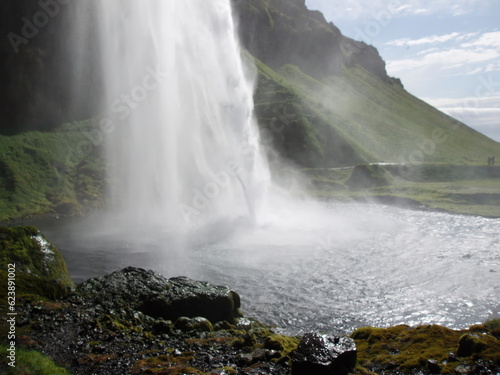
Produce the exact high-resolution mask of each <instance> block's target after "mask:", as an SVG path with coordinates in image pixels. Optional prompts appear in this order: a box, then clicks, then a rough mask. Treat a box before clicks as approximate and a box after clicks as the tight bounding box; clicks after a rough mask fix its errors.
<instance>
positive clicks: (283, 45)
mask: <svg viewBox="0 0 500 375" xmlns="http://www.w3.org/2000/svg"><path fill="white" fill-rule="evenodd" d="M233 4H234V8H235V11H236V14H237V15H238V19H239V30H240V39H241V41H242V43H243V45H244V46H245V47H246V48H247V49H248V50H249V51H250V53H252V54H253V55H254V56H255V57H257V58H258V59H259V60H261V61H262V62H264V63H265V64H267V65H269V66H270V67H271V68H273V69H278V68H280V67H281V66H283V65H285V64H293V65H297V66H298V67H299V68H300V69H301V70H302V71H303V72H304V73H306V74H308V75H310V76H312V77H314V78H321V77H324V76H328V75H332V74H342V70H343V68H344V67H352V66H353V65H359V66H361V67H363V68H365V69H366V70H368V71H370V72H371V73H373V74H374V75H376V76H377V77H378V78H380V79H381V80H383V81H385V82H387V83H393V82H397V81H395V80H393V79H391V78H390V77H388V76H387V72H386V69H385V62H384V61H383V60H382V58H381V57H380V55H379V53H378V51H377V50H376V49H375V48H374V47H373V46H369V45H367V44H365V43H363V42H358V41H355V40H352V39H350V38H347V37H345V36H343V35H342V33H341V32H340V30H339V29H338V28H337V27H336V26H335V25H333V24H332V23H331V22H330V23H328V22H327V21H326V19H325V17H324V16H323V14H322V13H321V12H318V11H312V10H309V9H307V7H306V5H305V0H292V1H290V0H248V1H243V0H233Z"/></svg>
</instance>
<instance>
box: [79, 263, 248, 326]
mask: <svg viewBox="0 0 500 375" xmlns="http://www.w3.org/2000/svg"><path fill="white" fill-rule="evenodd" d="M76 292H77V295H79V296H80V297H82V298H83V299H84V300H86V301H91V303H93V304H96V305H101V306H103V307H104V308H106V309H113V310H117V309H122V308H124V307H127V308H131V309H133V310H137V311H140V312H142V313H143V314H145V315H148V316H150V317H153V318H156V319H158V318H161V319H165V320H171V321H175V320H177V319H178V318H180V317H188V318H194V317H203V318H206V319H208V320H209V321H210V322H212V323H216V322H220V321H228V322H233V321H234V320H235V318H237V317H239V316H240V313H239V311H238V309H239V307H240V297H239V295H238V293H236V292H234V291H232V290H230V289H229V288H228V287H225V286H216V285H212V284H210V283H207V282H202V281H194V280H190V279H188V278H186V277H174V278H171V279H166V278H165V277H163V276H162V275H160V274H158V273H155V272H153V271H146V270H144V269H141V268H135V267H128V268H125V269H123V270H121V271H116V272H113V273H112V274H110V275H106V276H103V277H98V278H93V279H90V280H88V281H86V282H84V283H82V284H80V285H79V286H78V287H77V290H76Z"/></svg>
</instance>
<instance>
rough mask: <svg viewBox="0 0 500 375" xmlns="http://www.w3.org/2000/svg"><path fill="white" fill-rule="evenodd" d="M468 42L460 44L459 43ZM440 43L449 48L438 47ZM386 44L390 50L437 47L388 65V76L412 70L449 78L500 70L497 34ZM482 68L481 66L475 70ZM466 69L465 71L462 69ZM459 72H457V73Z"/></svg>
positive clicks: (438, 36) (467, 35)
mask: <svg viewBox="0 0 500 375" xmlns="http://www.w3.org/2000/svg"><path fill="white" fill-rule="evenodd" d="M463 40H467V42H463V43H460V41H463ZM441 43H451V46H449V45H447V46H446V47H443V46H441V47H439V46H440V44H441ZM387 44H389V45H393V46H398V47H399V46H425V45H428V44H429V45H437V46H438V47H433V48H429V49H426V50H423V51H419V52H417V53H416V54H415V55H414V56H412V57H410V58H406V59H401V60H392V61H388V62H387V70H388V72H389V74H391V75H396V76H397V75H398V74H400V73H402V72H405V71H411V70H414V69H434V70H436V69H439V70H442V71H447V72H448V74H455V75H472V74H477V73H480V72H482V71H486V72H489V71H495V70H497V69H498V68H500V63H498V62H497V61H498V60H499V59H500V32H499V31H494V32H486V33H483V34H479V33H468V34H459V33H457V32H454V33H450V34H444V35H432V36H428V37H424V38H419V39H415V40H410V39H396V40H393V41H390V42H388V43H387ZM478 64H481V65H482V66H481V67H480V66H478ZM465 67H467V68H465ZM459 69H460V71H459Z"/></svg>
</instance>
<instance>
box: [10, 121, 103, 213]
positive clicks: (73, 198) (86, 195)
mask: <svg viewBox="0 0 500 375" xmlns="http://www.w3.org/2000/svg"><path fill="white" fill-rule="evenodd" d="M99 134H100V133H99V127H98V125H97V124H96V122H95V121H85V122H80V123H71V124H66V125H63V126H61V127H59V128H58V129H56V130H53V131H50V132H27V133H21V134H17V135H10V136H6V135H0V221H7V220H16V219H22V218H24V217H30V216H37V215H46V214H56V215H79V214H81V213H82V212H84V211H85V210H89V209H93V208H96V207H99V206H101V205H102V204H103V190H104V172H103V159H102V155H101V150H102V143H103V139H102V138H100V137H98V135H99ZM102 136H103V135H102V134H101V137H102Z"/></svg>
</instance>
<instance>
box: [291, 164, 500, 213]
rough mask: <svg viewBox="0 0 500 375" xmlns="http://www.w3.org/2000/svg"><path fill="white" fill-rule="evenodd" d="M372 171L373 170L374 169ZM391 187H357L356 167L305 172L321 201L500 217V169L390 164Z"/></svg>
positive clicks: (360, 185)
mask: <svg viewBox="0 0 500 375" xmlns="http://www.w3.org/2000/svg"><path fill="white" fill-rule="evenodd" d="M373 167H374V166H371V167H370V168H373ZM378 168H379V169H383V170H384V171H385V172H384V173H383V175H384V176H387V175H388V176H389V177H388V178H387V179H385V180H384V182H388V184H387V185H386V186H380V185H379V186H376V182H377V180H375V183H373V184H372V185H369V184H367V183H366V182H365V181H357V182H358V183H357V184H355V183H354V182H355V181H353V179H352V178H351V176H352V175H353V174H354V171H355V168H329V169H320V168H316V169H303V170H301V173H302V174H303V175H305V176H306V178H308V179H309V180H310V181H311V183H310V184H309V186H308V189H309V192H310V193H311V194H313V195H315V196H317V197H319V198H325V199H337V200H341V201H350V200H367V201H379V202H382V203H391V204H399V205H404V206H412V207H425V208H427V209H433V210H443V211H448V212H453V213H461V214H471V215H481V216H487V217H500V167H482V166H463V165H448V164H422V165H418V166H414V167H412V169H411V173H407V172H408V170H409V169H408V168H407V166H402V165H385V166H378Z"/></svg>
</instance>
